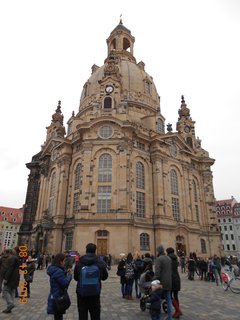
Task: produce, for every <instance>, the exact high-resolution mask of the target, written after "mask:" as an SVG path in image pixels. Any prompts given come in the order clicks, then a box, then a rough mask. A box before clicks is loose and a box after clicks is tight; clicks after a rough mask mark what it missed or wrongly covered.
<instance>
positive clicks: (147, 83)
mask: <svg viewBox="0 0 240 320" xmlns="http://www.w3.org/2000/svg"><path fill="white" fill-rule="evenodd" d="M144 87H145V92H146V93H148V94H150V92H151V84H150V82H149V81H147V80H146V81H145V83H144Z"/></svg>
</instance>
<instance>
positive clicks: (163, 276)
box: [153, 245, 172, 320]
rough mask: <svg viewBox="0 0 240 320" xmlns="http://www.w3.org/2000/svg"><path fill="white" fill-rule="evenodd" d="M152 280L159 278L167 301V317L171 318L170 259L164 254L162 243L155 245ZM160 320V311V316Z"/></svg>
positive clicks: (167, 319) (168, 319) (169, 319)
mask: <svg viewBox="0 0 240 320" xmlns="http://www.w3.org/2000/svg"><path fill="white" fill-rule="evenodd" d="M153 280H159V281H160V283H161V284H162V287H163V289H162V290H163V296H164V298H165V300H166V302H167V318H166V320H171V319H172V299H171V290H172V260H171V259H170V258H169V257H168V256H166V255H165V253H164V248H163V246H162V245H160V246H158V247H157V258H156V260H155V274H154V277H153ZM159 320H161V313H160V318H159Z"/></svg>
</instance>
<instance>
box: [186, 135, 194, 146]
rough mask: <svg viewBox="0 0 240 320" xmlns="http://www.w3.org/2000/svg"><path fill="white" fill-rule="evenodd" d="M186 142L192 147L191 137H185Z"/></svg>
mask: <svg viewBox="0 0 240 320" xmlns="http://www.w3.org/2000/svg"><path fill="white" fill-rule="evenodd" d="M187 144H188V145H189V146H190V147H191V148H192V147H193V142H192V138H190V137H187Z"/></svg>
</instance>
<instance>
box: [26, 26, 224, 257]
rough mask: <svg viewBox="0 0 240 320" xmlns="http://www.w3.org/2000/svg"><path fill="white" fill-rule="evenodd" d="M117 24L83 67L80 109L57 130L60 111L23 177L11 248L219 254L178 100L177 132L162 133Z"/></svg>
mask: <svg viewBox="0 0 240 320" xmlns="http://www.w3.org/2000/svg"><path fill="white" fill-rule="evenodd" d="M134 41H135V38H134V37H133V36H132V34H131V31H130V30H128V29H127V28H126V27H125V26H124V25H123V24H122V21H120V23H119V25H117V27H116V28H115V29H114V30H113V31H112V32H111V34H110V36H109V37H108V39H107V49H108V54H107V58H106V59H105V61H104V65H103V66H101V67H98V66H97V65H93V66H92V74H91V76H90V78H89V79H88V80H87V81H86V83H85V84H84V86H83V91H82V94H81V99H80V105H79V110H78V111H77V113H76V115H75V114H74V112H73V114H72V116H71V118H70V119H69V120H68V122H67V132H66V131H65V126H64V124H63V114H62V111H61V102H60V101H59V103H58V106H57V109H56V112H55V113H54V114H53V115H52V120H51V124H50V125H49V126H48V127H47V133H46V141H45V142H44V144H43V145H42V149H41V151H40V152H39V153H38V154H36V155H34V156H33V158H32V161H31V162H30V163H28V164H27V167H28V169H29V170H30V174H29V179H28V189H27V195H26V203H25V206H24V220H23V223H22V226H21V230H20V244H26V245H28V247H29V248H34V249H35V250H38V251H40V252H43V251H47V252H49V253H57V252H60V251H64V250H66V249H68V250H77V251H78V252H79V253H80V254H82V253H84V251H85V246H86V244H87V243H88V242H94V243H96V244H97V251H98V252H97V253H98V254H108V253H111V254H112V255H113V256H115V257H118V255H119V253H120V252H126V253H127V252H134V251H135V250H138V251H140V252H141V253H145V252H151V253H153V254H154V253H155V249H156V246H157V245H158V244H162V245H164V246H165V247H167V246H172V247H174V248H175V249H176V250H177V249H180V250H183V251H185V253H186V254H189V252H191V251H195V252H196V253H197V255H201V256H209V255H213V254H214V253H216V254H221V242H220V233H219V230H218V228H217V224H216V217H215V198H214V191H213V181H212V178H213V177H212V171H211V166H212V165H213V164H214V160H213V159H211V158H210V157H209V154H208V152H207V151H205V150H204V149H203V148H202V147H201V141H200V140H199V139H198V138H196V135H195V122H194V121H193V120H192V119H191V116H190V110H189V108H188V107H187V105H186V102H185V100H184V97H183V96H182V98H181V104H180V108H179V110H178V121H177V125H176V131H174V130H173V128H172V125H171V124H167V125H166V124H165V118H164V116H163V115H162V113H161V107H160V97H159V95H158V93H157V90H156V87H155V85H154V82H153V78H152V77H151V76H150V75H149V74H148V73H147V72H146V71H145V65H144V63H143V62H142V61H141V62H139V63H137V62H136V59H135V57H134V52H133V50H134Z"/></svg>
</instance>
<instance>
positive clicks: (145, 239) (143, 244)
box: [140, 233, 150, 251]
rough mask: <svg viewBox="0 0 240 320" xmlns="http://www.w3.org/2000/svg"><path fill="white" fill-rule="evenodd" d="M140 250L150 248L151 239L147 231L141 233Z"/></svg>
mask: <svg viewBox="0 0 240 320" xmlns="http://www.w3.org/2000/svg"><path fill="white" fill-rule="evenodd" d="M140 250H145V251H148V250H150V240H149V235H148V234H147V233H141V234H140Z"/></svg>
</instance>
